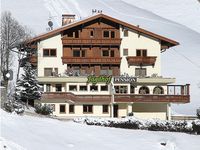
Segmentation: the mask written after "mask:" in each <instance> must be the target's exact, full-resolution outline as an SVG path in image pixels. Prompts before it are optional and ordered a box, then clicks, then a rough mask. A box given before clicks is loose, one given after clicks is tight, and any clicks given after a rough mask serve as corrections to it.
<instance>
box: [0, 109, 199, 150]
mask: <svg viewBox="0 0 200 150" xmlns="http://www.w3.org/2000/svg"><path fill="white" fill-rule="evenodd" d="M0 118H1V134H0V149H1V150H66V149H67V150H68V149H73V150H94V149H95V150H102V149H105V150H108V149H109V150H117V149H121V150H124V149H133V148H134V149H138V150H189V149H191V150H199V149H200V145H199V144H198V143H199V140H200V136H198V135H190V134H184V133H173V132H153V131H142V130H128V129H116V128H106V127H96V126H87V125H83V124H77V123H74V122H70V121H67V122H64V121H58V120H55V119H49V118H38V117H31V116H19V115H14V114H9V113H6V112H4V111H2V110H1V109H0ZM33 133H34V134H33ZM160 143H166V146H163V145H161V144H160ZM185 143H188V144H185Z"/></svg>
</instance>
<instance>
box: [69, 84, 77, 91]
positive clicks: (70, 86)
mask: <svg viewBox="0 0 200 150" xmlns="http://www.w3.org/2000/svg"><path fill="white" fill-rule="evenodd" d="M72 86H74V87H75V88H74V89H75V90H74V89H73V90H72V89H70V87H72ZM77 89H78V88H77V85H69V91H77Z"/></svg>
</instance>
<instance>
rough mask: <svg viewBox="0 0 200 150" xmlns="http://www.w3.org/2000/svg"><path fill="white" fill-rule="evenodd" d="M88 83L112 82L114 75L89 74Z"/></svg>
mask: <svg viewBox="0 0 200 150" xmlns="http://www.w3.org/2000/svg"><path fill="white" fill-rule="evenodd" d="M87 79H88V80H87V83H92V84H94V85H95V84H97V83H106V84H109V83H111V80H112V76H88V77H87Z"/></svg>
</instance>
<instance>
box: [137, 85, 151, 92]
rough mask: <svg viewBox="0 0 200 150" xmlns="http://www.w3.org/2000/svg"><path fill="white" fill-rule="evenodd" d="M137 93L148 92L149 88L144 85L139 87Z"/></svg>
mask: <svg viewBox="0 0 200 150" xmlns="http://www.w3.org/2000/svg"><path fill="white" fill-rule="evenodd" d="M139 94H149V88H148V87H146V86H143V87H141V88H140V89H139Z"/></svg>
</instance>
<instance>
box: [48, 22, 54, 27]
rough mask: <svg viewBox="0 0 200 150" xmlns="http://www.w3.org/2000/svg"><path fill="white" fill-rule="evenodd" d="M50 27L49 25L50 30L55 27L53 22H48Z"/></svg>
mask: <svg viewBox="0 0 200 150" xmlns="http://www.w3.org/2000/svg"><path fill="white" fill-rule="evenodd" d="M48 25H49V27H50V28H52V27H53V22H52V21H51V20H50V21H48Z"/></svg>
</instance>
